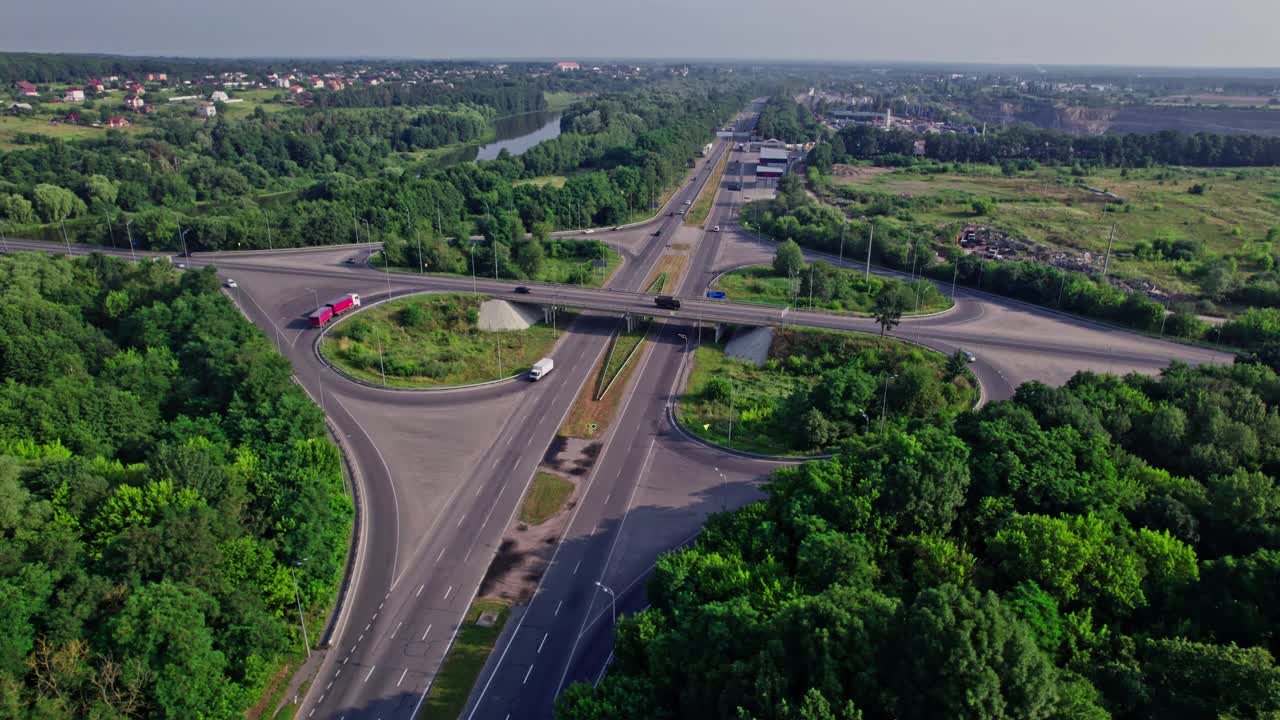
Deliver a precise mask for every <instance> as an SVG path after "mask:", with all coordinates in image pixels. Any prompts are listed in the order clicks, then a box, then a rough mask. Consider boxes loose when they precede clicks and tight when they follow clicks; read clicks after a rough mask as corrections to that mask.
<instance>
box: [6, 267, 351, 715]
mask: <svg viewBox="0 0 1280 720" xmlns="http://www.w3.org/2000/svg"><path fill="white" fill-rule="evenodd" d="M0 278H3V281H4V282H3V286H2V289H0V368H2V370H0V374H3V377H4V383H3V385H0V625H2V626H3V627H4V631H3V639H2V640H0V715H3V716H4V717H13V718H18V717H21V718H28V717H30V718H37V717H38V718H103V719H107V718H157V717H164V718H199V717H203V718H235V717H243V714H244V710H245V709H246V708H247V707H248V706H249V705H251V704H253V703H254V702H255V701H256V700H257V699H258V697H259V696H260V695H261V693H262V691H263V688H264V685H265V684H266V682H267V681H268V679H269V678H270V677H271V676H272V675H273V674H274V673H275V672H276V671H278V670H279V669H280V666H281V664H282V661H283V658H284V657H285V656H286V655H288V654H291V653H293V654H296V653H300V652H301V649H302V643H301V640H300V639H299V637H298V615H297V607H296V605H295V603H296V602H297V600H295V587H296V591H297V593H298V597H299V599H300V601H301V603H302V605H303V606H304V607H306V608H314V609H315V610H317V611H323V610H325V609H327V607H328V605H329V603H331V602H332V600H333V595H334V592H335V588H336V587H337V583H338V581H339V579H340V576H341V574H342V569H343V565H344V562H345V552H346V548H347V544H348V537H349V532H350V530H349V529H350V522H351V513H352V508H351V506H350V503H349V500H348V498H347V495H346V494H345V492H344V485H343V478H342V469H341V461H340V456H339V454H338V451H337V449H336V448H335V447H334V446H333V445H332V444H331V443H330V442H329V440H328V438H327V437H326V433H325V426H324V421H323V417H322V415H321V413H320V410H319V409H318V408H316V406H315V405H313V404H312V403H311V402H310V401H309V400H308V399H307V397H306V396H305V395H304V394H303V392H302V390H301V389H299V388H298V386H297V385H296V384H294V383H293V382H292V380H291V377H290V376H291V370H290V368H289V365H288V363H287V362H286V361H285V360H284V359H283V358H282V357H281V356H280V355H278V354H276V352H275V351H274V349H273V348H272V346H271V345H270V343H269V342H268V341H267V339H266V338H265V337H263V336H262V335H261V333H259V332H258V331H257V330H256V329H255V328H253V327H252V326H251V325H250V324H249V323H248V322H247V321H246V320H244V318H243V317H242V316H241V315H240V313H239V312H238V311H237V310H236V308H235V307H234V306H233V305H232V304H231V303H230V302H229V301H228V300H227V299H226V298H225V297H224V296H223V295H222V294H221V292H220V291H219V289H218V283H217V278H216V276H215V275H214V273H213V270H212V268H206V269H204V270H201V271H198V272H197V271H192V272H183V273H180V272H178V271H176V270H175V269H173V267H172V266H171V265H169V264H168V263H167V262H162V261H145V262H142V263H139V264H129V263H125V262H122V261H119V260H116V259H112V258H105V257H101V256H93V257H89V258H83V259H76V260H68V259H63V258H51V257H48V256H45V255H43V254H19V255H8V256H5V257H3V258H0ZM295 582H296V585H295ZM316 629H318V628H313V631H314V630H316ZM313 637H314V635H313Z"/></svg>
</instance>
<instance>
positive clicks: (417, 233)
mask: <svg viewBox="0 0 1280 720" xmlns="http://www.w3.org/2000/svg"><path fill="white" fill-rule="evenodd" d="M413 234H414V235H417V236H418V274H419V275H421V274H422V273H423V270H422V268H423V265H422V231H421V230H419V229H418V228H417V227H416V226H415V227H414V228H413Z"/></svg>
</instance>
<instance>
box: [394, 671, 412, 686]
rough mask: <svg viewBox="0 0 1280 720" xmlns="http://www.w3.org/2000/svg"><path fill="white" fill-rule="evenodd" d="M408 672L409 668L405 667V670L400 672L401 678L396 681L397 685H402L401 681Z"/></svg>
mask: <svg viewBox="0 0 1280 720" xmlns="http://www.w3.org/2000/svg"><path fill="white" fill-rule="evenodd" d="M408 674H409V668H405V669H404V672H402V673H400V679H399V680H397V681H396V687H400V683H402V682H404V676H405V675H408Z"/></svg>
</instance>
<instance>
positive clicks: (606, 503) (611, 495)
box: [604, 493, 613, 505]
mask: <svg viewBox="0 0 1280 720" xmlns="http://www.w3.org/2000/svg"><path fill="white" fill-rule="evenodd" d="M611 497H613V493H609V494H608V495H605V496H604V504H605V505H608V504H609V498H611Z"/></svg>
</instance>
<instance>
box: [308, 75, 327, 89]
mask: <svg viewBox="0 0 1280 720" xmlns="http://www.w3.org/2000/svg"><path fill="white" fill-rule="evenodd" d="M307 82H308V83H309V84H310V85H311V87H313V88H315V89H316V90H322V89H324V78H318V77H313V78H311V79H310V80H308V81H307Z"/></svg>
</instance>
